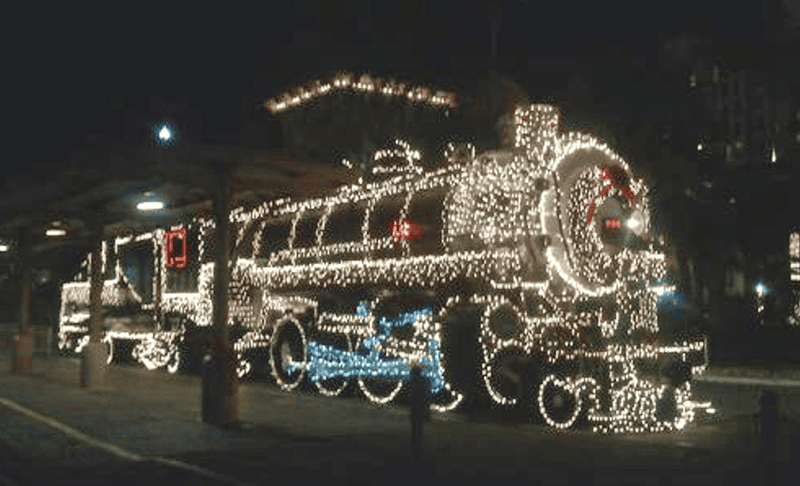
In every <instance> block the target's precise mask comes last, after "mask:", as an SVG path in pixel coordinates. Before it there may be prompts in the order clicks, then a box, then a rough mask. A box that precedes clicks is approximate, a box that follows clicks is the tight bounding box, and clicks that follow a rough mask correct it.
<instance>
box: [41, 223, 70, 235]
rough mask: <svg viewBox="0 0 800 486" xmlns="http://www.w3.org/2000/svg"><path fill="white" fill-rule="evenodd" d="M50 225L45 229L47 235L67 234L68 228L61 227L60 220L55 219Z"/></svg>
mask: <svg viewBox="0 0 800 486" xmlns="http://www.w3.org/2000/svg"><path fill="white" fill-rule="evenodd" d="M50 226H51V227H50V228H47V230H45V234H46V235H47V236H64V235H66V234H67V230H65V229H64V228H62V227H61V222H60V221H54V222H53V224H51V225H50Z"/></svg>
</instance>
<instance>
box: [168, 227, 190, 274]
mask: <svg viewBox="0 0 800 486" xmlns="http://www.w3.org/2000/svg"><path fill="white" fill-rule="evenodd" d="M176 238H178V239H179V240H180V245H181V252H180V254H178V255H177V256H176V255H175V254H174V248H175V239H176ZM164 248H165V249H166V251H167V262H166V266H167V268H175V269H177V270H180V269H182V268H184V267H186V260H187V258H186V228H181V229H179V230H177V231H167V232H166V233H164Z"/></svg>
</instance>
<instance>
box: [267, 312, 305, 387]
mask: <svg viewBox="0 0 800 486" xmlns="http://www.w3.org/2000/svg"><path fill="white" fill-rule="evenodd" d="M269 359H270V366H271V367H272V376H273V377H275V381H276V382H277V383H278V385H280V387H281V388H283V389H284V390H294V389H295V388H297V386H298V385H300V383H302V381H303V378H304V377H305V374H306V370H305V368H303V366H304V365H305V363H306V360H307V359H308V355H307V350H306V336H305V332H304V331H303V327H302V326H301V325H300V323H299V322H298V321H297V319H295V318H294V317H286V318H284V319H283V320H281V321H280V322H278V324H277V325H276V326H275V333H274V334H273V335H272V342H271V343H270V349H269ZM293 365H295V366H300V368H292V366H293Z"/></svg>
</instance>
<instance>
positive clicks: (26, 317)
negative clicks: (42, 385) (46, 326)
mask: <svg viewBox="0 0 800 486" xmlns="http://www.w3.org/2000/svg"><path fill="white" fill-rule="evenodd" d="M31 239H32V238H31V222H26V223H25V224H24V225H23V226H22V227H21V228H20V232H19V244H18V245H17V248H18V251H19V260H20V262H19V263H20V274H21V276H22V278H21V282H20V284H21V285H20V287H21V289H20V290H21V292H20V308H19V330H18V331H17V333H16V334H15V335H14V357H13V360H12V363H11V369H12V372H14V373H16V374H18V375H25V376H29V375H30V374H31V373H32V372H33V335H32V334H31V332H30V319H31V285H32V278H31V246H32V241H31Z"/></svg>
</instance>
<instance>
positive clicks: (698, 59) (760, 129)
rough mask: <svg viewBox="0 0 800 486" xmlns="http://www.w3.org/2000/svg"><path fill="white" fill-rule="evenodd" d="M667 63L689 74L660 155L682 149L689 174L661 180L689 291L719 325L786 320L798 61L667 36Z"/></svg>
mask: <svg viewBox="0 0 800 486" xmlns="http://www.w3.org/2000/svg"><path fill="white" fill-rule="evenodd" d="M759 56H760V58H759ZM764 59H770V60H773V59H774V61H775V66H774V68H772V69H770V68H769V67H770V66H767V65H765V63H764ZM660 62H661V66H660V67H661V69H662V70H665V71H669V72H672V73H676V72H683V73H685V79H683V86H679V85H678V83H677V82H676V83H675V85H674V86H673V87H672V89H673V93H672V96H675V95H676V93H677V92H678V90H679V89H681V88H682V89H683V90H684V94H683V96H682V98H683V99H682V100H681V102H680V103H679V104H677V105H676V108H677V109H676V110H674V111H673V115H674V118H673V121H672V123H670V124H665V126H663V128H662V130H661V133H660V135H661V137H660V138H661V140H660V142H661V144H662V150H661V153H660V156H661V158H662V159H665V158H666V159H671V158H675V157H676V155H677V158H683V159H684V161H683V162H684V164H685V165H684V167H685V170H686V172H689V174H675V175H673V176H672V177H671V178H669V179H668V180H666V181H662V182H663V183H662V184H661V187H660V189H661V191H660V193H661V194H660V196H661V197H660V200H661V204H660V206H661V209H662V214H663V215H664V216H665V218H664V219H665V221H664V225H665V229H668V232H669V233H671V234H672V235H674V239H675V241H674V243H675V244H674V245H673V246H674V250H675V251H676V252H677V253H678V259H679V261H680V266H679V267H680V272H679V273H680V279H681V280H682V285H681V290H682V293H683V295H684V297H685V299H686V300H687V301H688V303H689V305H691V306H693V307H694V308H696V309H697V310H698V312H699V313H700V314H701V315H703V316H704V317H705V320H706V325H708V326H709V327H710V328H711V329H718V330H722V329H731V330H733V329H747V328H752V327H781V326H785V325H787V323H788V318H789V316H790V314H791V313H792V300H793V299H792V298H791V292H790V291H789V275H788V268H789V266H788V265H787V263H788V258H789V255H788V248H787V246H786V244H785V242H786V239H787V237H788V235H789V233H790V230H791V228H792V226H793V225H795V224H797V217H798V215H797V213H796V209H795V208H794V207H793V206H792V202H791V196H790V184H789V181H790V173H791V171H792V170H796V169H793V167H796V166H797V164H798V153H800V150H798V149H799V148H800V130H798V126H799V124H798V122H800V103H798V96H797V94H796V93H795V92H793V91H792V90H791V86H792V84H791V83H792V82H795V83H796V80H793V79H792V78H791V77H790V76H791V75H792V73H796V72H797V70H796V69H793V63H795V64H796V61H795V60H794V59H793V58H790V57H789V56H787V55H786V54H785V53H782V52H781V48H780V46H770V45H766V46H763V48H762V50H761V51H760V52H758V53H751V54H750V55H749V57H746V56H744V55H741V53H737V52H730V51H726V50H725V49H724V48H722V49H721V48H718V47H716V46H715V45H713V44H712V43H711V42H710V41H708V40H705V39H702V38H701V37H698V36H692V35H688V34H685V35H682V36H680V37H677V38H674V39H668V40H666V41H665V42H664V43H663V45H662V46H661V58H660ZM676 152H677V154H676ZM760 301H763V303H764V305H760V304H759V302H760Z"/></svg>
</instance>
